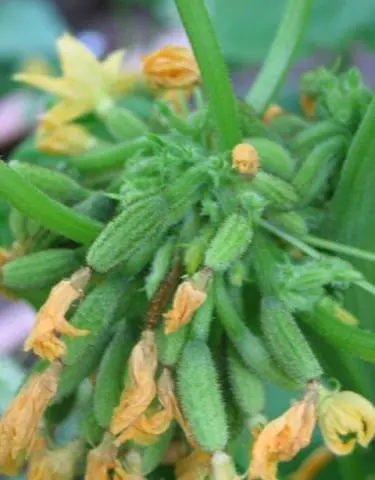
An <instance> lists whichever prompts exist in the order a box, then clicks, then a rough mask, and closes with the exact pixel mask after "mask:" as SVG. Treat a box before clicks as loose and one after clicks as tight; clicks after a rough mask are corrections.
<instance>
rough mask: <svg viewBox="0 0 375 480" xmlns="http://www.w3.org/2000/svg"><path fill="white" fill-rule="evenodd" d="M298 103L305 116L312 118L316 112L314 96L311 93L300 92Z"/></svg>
mask: <svg viewBox="0 0 375 480" xmlns="http://www.w3.org/2000/svg"><path fill="white" fill-rule="evenodd" d="M300 104H301V108H302V111H303V113H304V114H305V117H307V118H314V117H315V113H316V98H315V97H313V96H311V95H305V94H302V95H301V98H300Z"/></svg>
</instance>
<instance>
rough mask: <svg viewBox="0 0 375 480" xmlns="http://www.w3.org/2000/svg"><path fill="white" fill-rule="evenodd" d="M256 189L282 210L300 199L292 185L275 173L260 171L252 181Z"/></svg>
mask: <svg viewBox="0 0 375 480" xmlns="http://www.w3.org/2000/svg"><path fill="white" fill-rule="evenodd" d="M251 185H252V187H253V188H254V190H255V191H256V192H257V193H259V194H260V195H262V196H263V197H264V198H265V199H266V200H268V201H269V202H270V204H272V206H273V207H275V208H279V209H281V210H284V209H290V208H292V207H293V206H294V205H295V204H296V203H297V202H298V200H299V198H298V195H297V192H296V191H295V189H294V188H293V186H292V185H290V184H289V183H287V182H285V181H284V180H281V178H278V177H276V176H274V175H271V174H268V173H265V172H262V171H261V172H258V173H257V174H256V175H255V177H254V178H253V181H252V182H251Z"/></svg>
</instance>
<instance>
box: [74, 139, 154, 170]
mask: <svg viewBox="0 0 375 480" xmlns="http://www.w3.org/2000/svg"><path fill="white" fill-rule="evenodd" d="M150 145H151V142H150V140H149V139H148V138H147V137H141V138H137V139H136V140H130V141H128V142H124V143H119V144H118V145H113V146H108V147H101V148H98V149H95V150H94V151H92V152H87V153H84V154H82V155H78V156H76V157H71V158H69V160H68V162H69V165H72V166H74V167H76V168H77V169H78V170H79V171H81V172H101V171H103V170H108V169H111V168H114V167H119V166H121V165H122V164H123V163H124V162H125V161H126V160H128V159H129V158H130V157H132V156H133V155H135V154H136V153H139V152H141V151H142V150H144V149H147V147H149V146H150Z"/></svg>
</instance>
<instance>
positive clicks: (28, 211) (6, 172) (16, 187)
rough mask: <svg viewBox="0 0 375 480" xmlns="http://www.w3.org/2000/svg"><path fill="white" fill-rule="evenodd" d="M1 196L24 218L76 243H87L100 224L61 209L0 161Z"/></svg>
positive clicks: (97, 230)
mask: <svg viewBox="0 0 375 480" xmlns="http://www.w3.org/2000/svg"><path fill="white" fill-rule="evenodd" d="M0 196H1V197H3V198H4V199H5V200H7V201H8V202H9V203H10V204H11V205H12V206H14V207H15V208H17V209H18V210H19V211H20V212H21V213H23V214H24V215H25V216H27V217H30V218H32V219H33V220H35V221H36V222H38V223H40V225H42V226H43V227H46V228H47V229H49V230H51V231H52V232H56V233H59V234H60V235H63V236H65V237H67V238H70V239H71V240H74V241H76V242H78V243H83V244H86V243H90V242H92V241H93V240H94V239H95V237H96V236H97V235H98V234H99V232H100V230H101V224H100V223H99V222H96V221H94V220H90V219H89V218H88V217H86V216H84V215H81V214H79V213H77V212H75V211H74V210H72V209H71V208H68V207H66V206H65V205H62V204H61V203H58V202H56V201H54V200H52V199H51V198H50V197H48V196H47V195H45V194H44V193H42V192H41V191H40V190H38V189H37V188H35V187H34V186H33V185H32V184H31V183H29V182H28V181H27V180H26V179H25V178H23V177H21V175H19V174H18V173H17V172H15V171H14V170H12V169H11V168H10V167H8V166H7V165H6V164H5V163H4V162H2V161H0Z"/></svg>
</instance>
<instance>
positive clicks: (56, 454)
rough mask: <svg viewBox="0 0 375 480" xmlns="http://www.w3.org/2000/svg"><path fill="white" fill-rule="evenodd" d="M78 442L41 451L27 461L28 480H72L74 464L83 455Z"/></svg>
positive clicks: (81, 447) (81, 445)
mask: <svg viewBox="0 0 375 480" xmlns="http://www.w3.org/2000/svg"><path fill="white" fill-rule="evenodd" d="M83 452H84V449H83V443H82V442H81V441H80V440H74V441H72V442H70V443H69V444H68V445H67V446H66V447H65V448H58V449H54V450H47V449H44V448H43V449H41V450H39V451H37V452H35V453H34V454H33V455H32V456H31V458H30V461H29V467H28V470H27V479H28V480H73V479H74V476H75V467H76V462H77V460H78V459H79V458H80V456H81V455H83Z"/></svg>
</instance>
